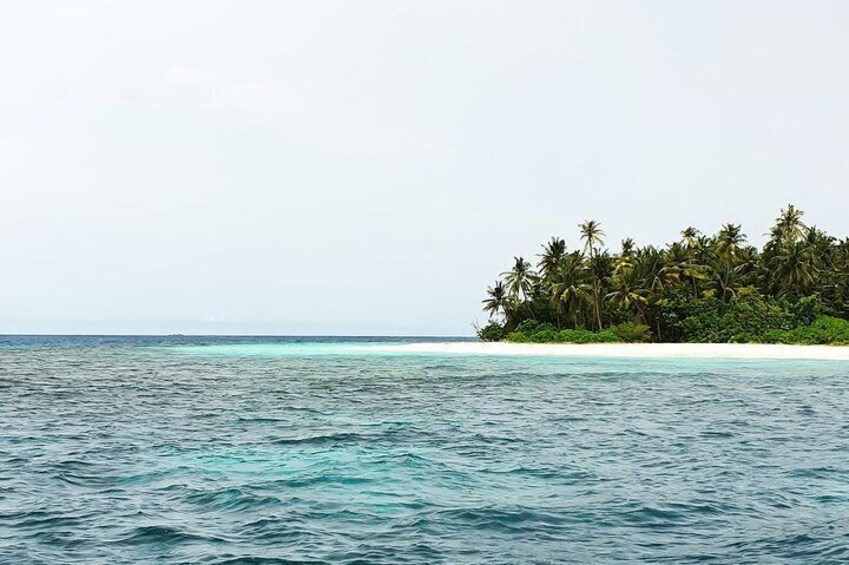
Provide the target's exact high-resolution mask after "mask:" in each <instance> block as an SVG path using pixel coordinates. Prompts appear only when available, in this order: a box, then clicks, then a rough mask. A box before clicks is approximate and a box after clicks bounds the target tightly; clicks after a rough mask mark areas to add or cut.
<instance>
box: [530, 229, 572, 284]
mask: <svg viewBox="0 0 849 565" xmlns="http://www.w3.org/2000/svg"><path fill="white" fill-rule="evenodd" d="M565 254H566V242H565V241H563V240H562V239H560V238H559V237H552V238H551V239H550V240H549V242H548V243H546V244H545V245H543V246H542V253H540V254H539V257H540V260H539V263H538V264H537V267H539V272H540V274H541V275H542V278H543V279H544V280H547V281H550V280H551V278H552V276H553V275H554V274H555V273H556V272H557V269H558V268H559V266H560V261H562V260H563V256H564V255H565Z"/></svg>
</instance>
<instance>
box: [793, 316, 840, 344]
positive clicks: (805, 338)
mask: <svg viewBox="0 0 849 565" xmlns="http://www.w3.org/2000/svg"><path fill="white" fill-rule="evenodd" d="M790 334H791V339H792V342H793V343H802V344H810V345H814V344H832V345H849V320H844V319H842V318H832V317H830V316H820V317H819V318H817V319H816V320H814V322H813V323H812V324H810V325H809V326H803V327H800V328H796V329H795V330H793V331H792V332H790Z"/></svg>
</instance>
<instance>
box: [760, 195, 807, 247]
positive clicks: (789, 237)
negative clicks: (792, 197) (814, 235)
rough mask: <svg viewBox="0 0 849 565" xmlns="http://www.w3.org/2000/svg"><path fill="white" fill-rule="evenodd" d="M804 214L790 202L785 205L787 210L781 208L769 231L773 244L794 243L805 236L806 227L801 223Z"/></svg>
mask: <svg viewBox="0 0 849 565" xmlns="http://www.w3.org/2000/svg"><path fill="white" fill-rule="evenodd" d="M804 215H805V213H804V212H802V211H801V210H797V209H796V208H795V207H794V206H793V205H792V204H789V205H788V206H787V210H784V209H783V208H782V209H781V213H780V214H779V215H778V217H777V218H776V219H775V225H773V226H772V229H770V232H769V235H770V237H771V241H772V242H773V243H774V245H777V246H781V245H784V244H791V243H796V242H797V241H799V240H800V239H802V238H803V237H805V232H806V231H807V229H808V228H807V227H806V226H805V224H803V223H802V216H804Z"/></svg>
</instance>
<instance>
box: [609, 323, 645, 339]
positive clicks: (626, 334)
mask: <svg viewBox="0 0 849 565" xmlns="http://www.w3.org/2000/svg"><path fill="white" fill-rule="evenodd" d="M611 329H612V330H613V332H614V333H615V334H616V336H617V337H618V338H619V341H625V342H638V343H645V342H648V341H651V330H649V327H648V326H646V325H644V324H635V323H633V322H625V323H624V324H619V325H618V326H613V328H611Z"/></svg>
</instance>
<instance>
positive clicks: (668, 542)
mask: <svg viewBox="0 0 849 565" xmlns="http://www.w3.org/2000/svg"><path fill="white" fill-rule="evenodd" d="M381 341H386V340H385V339H383V340H365V341H363V340H340V339H323V340H300V341H298V340H292V339H288V340H287V339H279V338H278V339H269V338H256V339H254V338H239V339H232V338H230V339H228V338H181V337H174V338H25V337H18V338H0V563H4V564H5V563H10V564H11V563H27V564H29V563H51V564H52V563H87V564H88V563H104V564H105V563H166V564H171V563H292V562H296V563H386V564H396V563H422V564H425V563H451V564H454V563H561V562H562V563H608V562H633V563H663V562H666V563H697V562H698V563H735V564H736V563H847V562H849V392H847V389H849V364H847V363H845V362H843V363H841V362H823V361H820V362H814V361H806V362H787V361H784V362H776V361H770V362H766V361H745V362H743V361H739V362H735V361H698V360H667V361H663V360H635V359H627V360H626V359H610V358H607V359H605V358H598V359H591V358H583V359H574V360H570V359H558V358H550V357H549V358H542V357H540V358H533V357H521V358H519V357H516V358H511V357H486V356H465V355H455V356H448V355H442V356H439V355H432V354H431V355H426V354H410V353H391V352H390V353H387V352H386V350H385V347H384V348H375V347H374V346H375V344H376V342H381Z"/></svg>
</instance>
